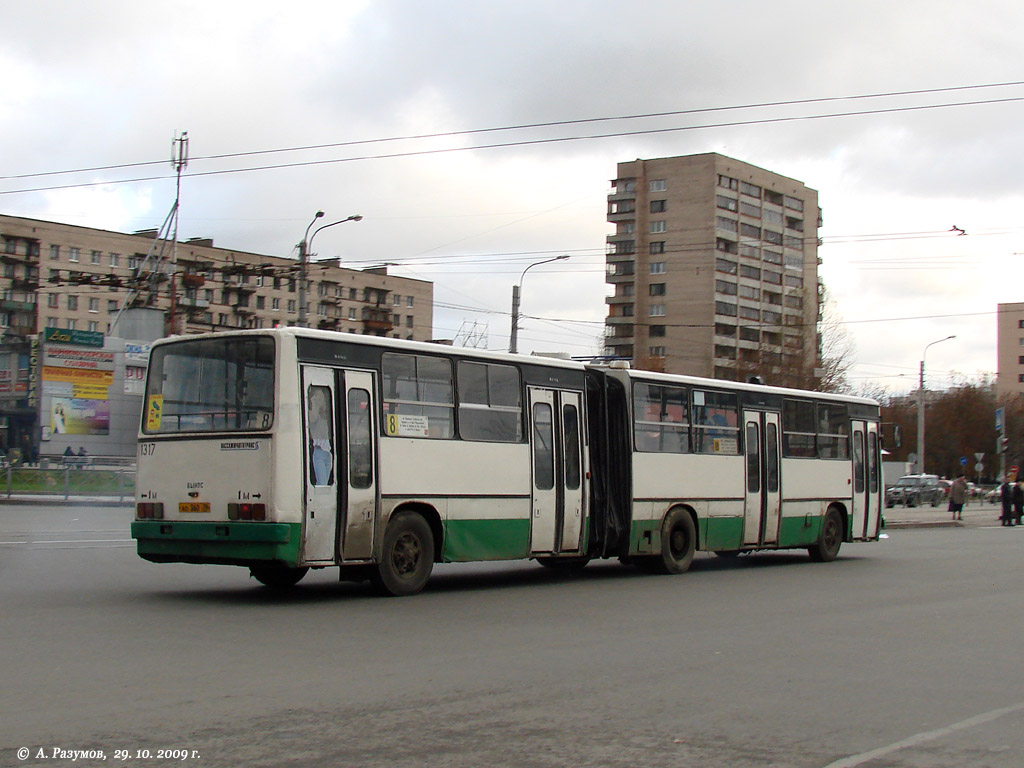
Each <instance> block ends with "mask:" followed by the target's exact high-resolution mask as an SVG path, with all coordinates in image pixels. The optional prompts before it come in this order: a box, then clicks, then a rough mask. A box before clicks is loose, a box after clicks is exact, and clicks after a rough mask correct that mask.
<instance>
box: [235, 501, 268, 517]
mask: <svg viewBox="0 0 1024 768" xmlns="http://www.w3.org/2000/svg"><path fill="white" fill-rule="evenodd" d="M266 519H267V505H266V504H250V503H248V502H246V503H244V504H235V503H231V504H228V520H266Z"/></svg>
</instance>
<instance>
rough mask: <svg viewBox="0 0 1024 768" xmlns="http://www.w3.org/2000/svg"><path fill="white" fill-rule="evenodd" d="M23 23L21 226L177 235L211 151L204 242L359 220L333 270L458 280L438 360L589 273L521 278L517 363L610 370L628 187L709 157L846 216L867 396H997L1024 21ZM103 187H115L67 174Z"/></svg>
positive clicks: (53, 16)
mask: <svg viewBox="0 0 1024 768" xmlns="http://www.w3.org/2000/svg"><path fill="white" fill-rule="evenodd" d="M0 18H2V19H3V29H4V34H3V36H2V37H0V72H2V73H3V75H4V76H3V83H4V84H3V87H2V88H0V139H2V146H3V150H4V151H3V159H4V161H3V163H2V164H0V176H2V178H0V211H2V212H4V213H7V214H11V215H19V216H29V217H36V218H42V219H50V220H55V221H62V222H67V223H73V224H80V225H86V226H93V227H100V228H105V229H112V230H119V231H131V230H135V229H142V228H149V227H158V226H160V224H161V223H162V222H163V220H164V218H165V217H166V215H167V213H168V211H169V210H170V206H171V204H172V202H173V198H174V178H173V171H172V169H171V167H170V163H169V162H168V158H169V156H170V152H171V143H172V140H173V139H174V137H175V136H176V135H177V134H178V133H179V132H181V131H187V132H188V136H189V141H190V162H189V165H188V168H187V169H186V171H185V176H184V178H183V181H182V190H183V191H182V208H181V219H180V228H179V233H180V236H181V237H182V238H187V237H200V236H202V237H213V238H214V240H215V243H216V244H217V245H219V246H222V247H227V248H236V249H239V250H248V251H254V252H257V253H267V254H274V255H280V256H288V255H294V254H295V253H296V250H295V244H296V243H297V242H298V241H299V240H301V239H302V235H303V232H304V231H305V229H306V226H307V224H309V222H310V221H311V219H312V216H313V214H314V213H315V212H316V211H317V210H323V211H325V212H326V217H325V219H324V221H325V222H329V221H333V220H337V219H342V218H345V217H347V216H349V215H353V214H361V215H362V216H363V217H364V219H363V221H361V222H358V223H355V222H353V223H347V224H344V225H341V226H338V227H334V228H332V229H329V230H327V231H325V232H323V233H321V234H319V235H318V236H317V239H316V240H315V242H314V245H313V250H314V251H315V252H316V254H317V255H318V257H319V258H333V257H341V258H342V259H343V261H344V262H345V263H348V264H350V265H352V266H366V265H370V264H380V263H383V262H389V263H392V264H395V265H398V266H394V267H392V271H393V272H394V273H396V274H403V275H407V276H410V277H415V278H420V279H425V280H430V281H433V282H434V284H435V287H434V291H435V293H434V295H435V301H436V311H435V316H434V333H435V335H436V336H438V337H448V338H451V337H455V336H456V335H459V336H460V338H462V339H469V340H470V341H471V343H473V344H485V345H486V346H488V347H489V348H491V349H505V348H507V345H508V332H509V313H510V304H511V286H512V285H513V283H515V282H517V281H518V280H519V277H520V275H521V273H522V271H523V269H524V268H525V267H526V266H528V265H529V264H531V263H534V262H536V261H540V260H544V259H547V258H553V257H554V256H557V255H560V254H563V253H564V254H570V256H571V258H570V259H568V260H563V261H559V262H558V263H555V264H546V265H541V266H538V267H536V268H534V269H531V270H530V272H529V274H528V275H527V277H526V279H525V281H524V284H523V306H522V311H523V313H524V314H525V315H527V316H528V318H527V319H526V320H525V321H524V326H523V328H522V330H521V331H520V350H521V351H533V350H537V351H555V350H560V351H567V352H570V353H572V354H576V355H583V354H588V353H594V352H596V351H598V349H599V347H600V341H599V339H600V337H601V335H602V331H603V322H602V319H603V317H604V315H605V304H604V296H605V295H606V293H607V291H606V288H605V285H604V282H603V281H604V267H603V263H604V256H603V254H604V243H605V236H606V235H607V234H609V233H610V232H611V231H612V230H611V226H610V225H609V224H607V223H606V222H605V214H606V207H607V205H606V197H607V194H608V191H609V180H610V179H612V178H613V177H614V176H615V164H616V163H617V162H619V161H624V160H631V159H635V158H638V157H643V158H649V157H665V156H671V155H683V154H692V153H699V152H719V153H722V154H725V155H728V156H730V157H734V158H737V159H740V160H743V161H745V162H749V163H752V164H754V165H759V166H761V167H764V168H767V169H769V170H772V171H775V172H778V173H782V174H784V175H787V176H790V177H793V178H796V179H799V180H800V181H802V182H804V183H805V184H807V185H808V186H810V187H812V188H815V189H817V190H818V191H819V193H820V202H821V206H822V209H823V212H824V222H825V226H824V228H823V229H822V230H821V231H820V236H821V237H822V239H823V241H824V245H823V247H822V248H821V249H820V256H821V258H822V261H823V264H822V267H821V275H822V277H823V278H824V281H825V283H826V285H827V288H828V290H829V291H830V293H831V295H832V296H833V298H834V299H835V312H836V314H837V316H838V317H839V318H840V320H841V321H842V325H841V328H843V329H844V331H845V332H846V333H848V334H849V337H850V339H851V340H852V342H853V345H854V356H855V360H854V365H853V367H852V369H851V374H850V378H851V383H852V384H854V386H855V387H864V386H882V387H885V388H887V389H889V390H892V391H896V392H899V391H906V390H909V389H911V388H913V387H915V386H916V381H917V372H918V361H919V360H920V358H921V353H922V351H923V349H924V347H925V346H926V345H927V344H929V343H930V342H932V341H935V340H937V339H941V338H943V337H945V336H948V335H950V334H956V336H957V338H956V339H954V340H952V341H947V342H944V343H943V344H941V345H936V346H935V347H933V348H931V349H930V350H929V352H928V355H927V370H928V381H929V385H930V386H933V387H941V386H945V385H948V384H949V383H950V382H951V381H953V380H954V379H955V378H956V377H958V376H959V377H965V376H966V377H976V376H978V375H982V374H984V373H994V371H995V367H996V358H995V344H996V316H995V312H996V304H997V303H998V302H1016V301H1024V222H1022V221H1021V211H1022V210H1024V153H1022V151H1021V141H1020V139H1021V133H1022V132H1021V126H1022V125H1024V82H1022V81H1024V54H1022V53H1021V46H1020V31H1021V30H1022V29H1024V4H1022V3H1020V2H1017V0H972V1H971V2H969V3H968V2H956V1H954V0H946V2H936V1H935V0H884V1H878V2H876V1H875V0H849V1H848V2H845V3H823V2H820V0H776V1H775V2H772V3H766V2H760V1H759V0H735V1H733V2H730V1H729V0H720V1H719V2H707V1H706V2H696V1H695V0H674V1H673V0H635V1H634V2H629V3H625V2H621V0H620V1H619V2H607V1H606V0H589V1H588V0H562V2H558V3H552V2H540V1H536V0H520V1H519V2H515V3H512V2H498V1H497V0H496V1H495V2H480V0H383V1H380V2H374V1H373V0H361V1H358V2H357V1H355V0H329V1H327V2H319V1H318V0H317V1H307V0H295V1H294V2H291V3H280V2H273V3H271V2H263V0H246V1H245V2H241V1H238V2H236V1H234V0H231V1H228V0H201V1H200V2H192V1H191V0H179V1H178V2H175V3H166V2H163V1H162V0H146V2H138V0H109V1H103V0H77V1H76V2H72V0H33V2H30V3H29V2H23V0H0ZM925 91H931V92H929V93H925ZM912 92H916V93H912ZM849 97H870V98H849ZM780 102H787V103H785V104H780ZM793 102H802V103H793ZM766 105H767V106H766ZM771 105H774V106H771ZM925 107H926V108H925ZM908 108H917V109H908ZM655 113H674V114H669V115H661V116H650V115H653V114H655ZM846 113H858V114H852V115H851V114H846ZM643 116H647V117H643ZM608 118H620V119H615V120H611V119H608ZM790 118H805V119H790ZM539 124H547V125H539ZM551 124H555V125H551ZM109 166H115V167H113V168H110V167H109ZM77 169H99V170H84V171H81V172H79V173H74V174H54V175H39V174H44V173H47V174H48V173H50V172H58V171H69V170H77ZM125 180H134V181H128V182H126V183H120V182H123V181H125ZM954 226H956V227H959V228H960V229H962V230H964V231H965V232H966V233H967V234H966V235H962V236H961V235H958V234H956V233H955V232H953V231H951V230H952V228H953V227H954Z"/></svg>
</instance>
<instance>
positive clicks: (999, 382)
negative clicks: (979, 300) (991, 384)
mask: <svg viewBox="0 0 1024 768" xmlns="http://www.w3.org/2000/svg"><path fill="white" fill-rule="evenodd" d="M996 365H997V373H996V394H997V396H998V397H999V399H1000V401H1004V400H1008V399H1010V398H1011V397H1013V396H1015V395H1024V304H1020V303H1015V304H998V305H997V314H996Z"/></svg>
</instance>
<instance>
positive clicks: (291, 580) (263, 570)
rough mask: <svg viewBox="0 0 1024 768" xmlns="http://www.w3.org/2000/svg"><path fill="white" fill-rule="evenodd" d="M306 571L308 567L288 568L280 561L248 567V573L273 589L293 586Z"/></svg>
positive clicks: (307, 571)
mask: <svg viewBox="0 0 1024 768" xmlns="http://www.w3.org/2000/svg"><path fill="white" fill-rule="evenodd" d="M307 573H309V568H289V567H288V566H287V565H281V563H260V564H259V565H253V566H250V568H249V574H250V575H251V576H252V577H253V578H254V579H256V581H258V582H259V583H260V584H263V585H264V586H267V587H273V588H275V589H284V588H287V587H294V586H295V585H296V584H298V583H299V582H300V581H301V580H302V577H303V576H305V575H306V574H307Z"/></svg>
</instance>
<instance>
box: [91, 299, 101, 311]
mask: <svg viewBox="0 0 1024 768" xmlns="http://www.w3.org/2000/svg"><path fill="white" fill-rule="evenodd" d="M89 311H90V312H99V311H100V300H99V299H89Z"/></svg>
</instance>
